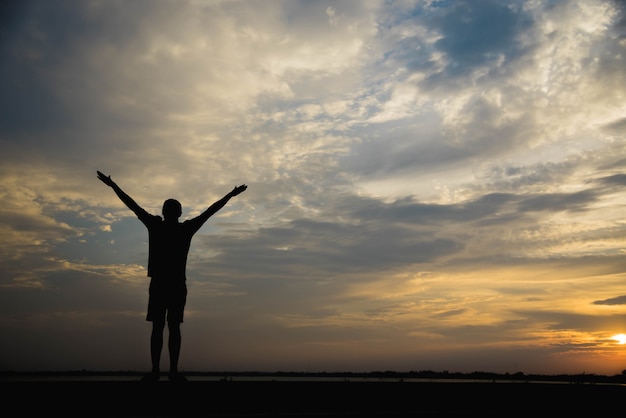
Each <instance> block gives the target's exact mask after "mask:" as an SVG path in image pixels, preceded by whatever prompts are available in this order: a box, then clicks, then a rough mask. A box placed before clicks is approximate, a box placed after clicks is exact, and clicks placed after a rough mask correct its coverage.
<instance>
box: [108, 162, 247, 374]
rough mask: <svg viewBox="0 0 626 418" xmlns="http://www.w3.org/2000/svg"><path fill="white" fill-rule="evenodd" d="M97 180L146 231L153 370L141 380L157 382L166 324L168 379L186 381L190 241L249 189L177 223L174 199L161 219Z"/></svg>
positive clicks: (178, 211)
mask: <svg viewBox="0 0 626 418" xmlns="http://www.w3.org/2000/svg"><path fill="white" fill-rule="evenodd" d="M98 178H99V179H100V180H101V181H102V182H103V183H104V184H106V185H107V186H110V187H111V188H112V189H113V190H114V191H115V193H116V194H117V196H118V197H119V198H120V200H121V201H122V202H124V204H125V205H126V206H128V208H129V209H130V210H132V211H133V212H134V213H135V215H137V217H138V218H139V220H140V221H141V222H143V224H144V225H145V226H146V228H148V243H149V244H148V276H149V277H150V295H149V299H148V314H147V316H146V320H147V321H151V322H152V334H151V336H150V356H151V360H152V371H151V372H150V373H149V374H148V375H146V376H144V378H143V379H142V380H144V381H157V380H159V375H160V367H159V363H160V359H161V351H162V349H163V330H164V329H165V322H166V321H167V326H168V330H169V339H168V349H169V355H170V372H169V379H170V380H171V381H174V382H178V381H185V380H186V379H185V377H184V376H182V375H181V374H180V373H179V372H178V357H179V355H180V344H181V335H180V324H181V323H182V322H183V313H184V309H185V302H186V300H187V285H186V275H185V272H186V266H187V254H188V253H189V247H190V245H191V239H192V238H193V235H194V234H195V233H196V232H197V231H198V230H199V229H200V227H201V226H202V225H203V224H204V223H205V222H206V221H207V219H209V218H210V217H211V216H212V215H214V214H215V213H216V212H217V211H219V210H220V209H221V208H223V207H224V206H225V205H226V203H228V201H229V200H230V198H231V197H235V196H237V195H238V194H240V193H242V192H244V191H245V190H246V189H247V188H248V186H246V185H245V184H243V185H241V186H237V187H235V188H234V189H233V190H232V191H231V192H230V193H228V194H227V195H226V196H224V197H223V198H221V199H220V200H218V201H217V202H215V203H213V204H212V205H211V206H209V207H208V208H207V209H206V210H205V211H204V212H202V213H201V214H200V215H198V216H196V217H195V218H193V219H189V220H186V221H184V222H182V223H181V222H178V218H179V217H180V215H181V214H182V207H181V204H180V203H179V202H178V201H177V200H175V199H167V200H166V201H165V202H164V203H163V210H162V213H163V219H162V218H161V217H160V216H156V215H151V214H149V213H148V212H146V211H145V210H144V209H143V208H142V207H141V206H139V205H138V204H137V203H136V202H135V201H134V200H133V199H132V198H131V197H130V196H129V195H127V194H126V193H124V191H123V190H122V189H121V188H120V187H119V186H118V185H117V184H116V183H115V182H114V181H113V180H111V176H106V175H104V174H102V173H101V172H100V171H98Z"/></svg>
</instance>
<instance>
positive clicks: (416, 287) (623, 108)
mask: <svg viewBox="0 0 626 418" xmlns="http://www.w3.org/2000/svg"><path fill="white" fill-rule="evenodd" d="M625 12H626V3H625V2H623V1H600V0H553V1H550V0H548V1H538V0H528V1H517V0H511V1H502V0H493V1H491V0H481V1H444V0H442V1H436V0H413V1H411V0H398V1H393V0H388V1H381V0H354V1H350V0H343V1H322V0H319V1H318V0H311V1H305V0H300V1H298V0H284V1H280V0H264V1H262V2H261V1H258V2H257V1H238V0H221V1H220V0H215V1H212V0H206V1H202V0H189V1H188V0H178V1H167V0H135V1H115V0H107V1H83V0H80V1H78V0H77V1H71V0H59V1H54V2H51V1H46V0H41V1H31V0H26V1H9V2H2V5H1V6H0V16H1V18H0V19H2V21H1V24H0V89H1V91H2V92H3V94H2V95H0V115H1V116H0V147H1V148H0V151H1V152H0V197H1V202H2V204H1V205H0V231H1V233H0V254H1V257H0V335H1V340H0V341H1V342H2V343H1V344H0V370H15V371H40V370H45V371H54V370H82V369H85V370H139V371H143V370H146V371H147V370H149V368H150V359H149V338H150V331H151V325H150V323H149V322H147V321H146V320H145V315H146V308H147V299H148V285H149V278H148V277H147V272H146V267H147V266H146V264H147V254H148V247H147V238H148V236H147V230H146V228H145V227H144V226H143V224H142V223H141V222H140V221H139V220H138V219H137V218H136V217H135V215H134V214H133V213H132V212H131V211H130V210H128V209H127V208H126V207H125V206H124V205H123V204H122V202H121V201H120V200H119V199H118V198H117V197H116V195H115V193H114V192H113V191H112V190H111V189H110V188H108V187H107V186H105V185H104V184H103V183H102V182H101V181H99V180H98V178H97V175H96V171H97V170H99V171H102V172H103V173H105V174H107V175H111V178H112V179H113V180H114V181H115V182H117V184H118V185H119V186H120V187H121V188H122V189H123V190H124V191H125V192H126V193H128V194H129V195H130V196H132V197H133V198H134V199H135V200H136V201H137V203H139V204H140V205H141V206H142V207H144V208H145V209H146V210H147V211H149V212H150V213H153V214H155V215H156V214H160V212H161V206H162V203H163V201H164V200H165V199H168V198H176V199H178V200H179V201H180V202H181V203H182V205H183V214H182V217H181V220H185V219H189V218H191V217H193V216H196V215H198V214H199V213H200V212H202V211H203V210H204V209H205V208H207V207H208V206H209V205H211V204H212V203H213V202H215V201H216V200H218V199H220V198H221V197H223V196H224V195H226V194H227V193H228V192H230V191H231V190H232V189H233V187H235V186H237V185H241V184H247V185H248V189H247V190H246V191H245V192H244V193H243V194H241V195H239V196H237V197H235V198H233V199H231V200H230V201H229V203H228V204H227V206H226V207H224V208H223V209H222V210H221V211H219V212H218V213H217V214H216V215H214V216H213V217H211V218H210V219H209V220H208V222H207V223H206V224H205V225H204V226H203V227H202V229H201V230H200V231H199V232H198V233H197V234H196V235H195V236H194V239H193V241H192V245H191V249H190V253H189V260H188V265H187V287H188V292H189V293H188V298H187V305H186V310H185V321H184V323H183V324H182V327H181V329H182V339H183V341H182V349H181V357H180V363H179V369H180V370H181V371H279V370H280V371H312V372H316V371H327V372H334V371H353V372H359V371H380V370H393V371H412V370H413V371H420V370H432V371H450V372H473V371H485V372H495V373H518V372H522V373H525V374H534V373H538V374H560V373H567V374H578V373H595V374H607V375H613V374H621V373H622V371H623V370H625V369H626V344H625V342H626V341H625V339H626V337H625V336H624V334H626V258H625V255H626V254H625V253H626V222H625V218H624V213H626V212H625V209H626V197H625V195H624V186H626V134H625V133H624V128H625V127H626V101H625V97H626V65H625V64H626V63H625V60H626V14H625ZM620 335H621V337H620ZM166 338H167V330H166ZM168 364H169V362H168V359H167V346H166V347H165V348H164V352H163V357H162V361H161V365H162V366H161V367H162V369H164V370H166V369H167V367H168Z"/></svg>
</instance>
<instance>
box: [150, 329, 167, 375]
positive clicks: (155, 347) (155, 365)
mask: <svg viewBox="0 0 626 418" xmlns="http://www.w3.org/2000/svg"><path fill="white" fill-rule="evenodd" d="M164 328H165V320H159V321H153V322H152V335H151V336H150V357H151V360H152V373H156V374H158V373H159V372H160V363H161V351H162V350H163V329H164Z"/></svg>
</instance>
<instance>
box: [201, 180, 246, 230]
mask: <svg viewBox="0 0 626 418" xmlns="http://www.w3.org/2000/svg"><path fill="white" fill-rule="evenodd" d="M247 188H248V186H246V185H245V184H242V185H241V186H236V187H235V188H234V189H233V190H231V191H230V192H229V193H228V194H226V196H224V197H223V198H221V199H220V200H218V201H217V202H215V203H213V204H212V205H211V206H209V207H208V208H207V209H206V210H205V211H204V212H202V213H201V214H200V215H198V217H197V218H196V219H197V220H199V221H200V223H201V224H202V223H204V222H206V220H207V219H209V218H210V217H211V216H213V215H214V214H215V213H216V212H217V211H218V210H220V209H222V208H223V207H224V206H225V205H226V203H228V201H229V200H230V198H231V197H235V196H237V195H239V194H241V193H243V192H245V191H246V189H247Z"/></svg>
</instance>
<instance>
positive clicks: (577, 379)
mask: <svg viewBox="0 0 626 418" xmlns="http://www.w3.org/2000/svg"><path fill="white" fill-rule="evenodd" d="M143 374H144V372H137V371H130V370H117V371H91V370H66V371H31V372H17V371H12V370H7V371H0V377H18V376H24V377H28V376H48V377H54V376H67V377H70V376H141V375H143ZM184 374H185V375H187V376H197V377H202V376H205V377H220V378H222V379H223V380H228V379H229V378H237V377H253V378H254V377H263V378H268V377H269V378H271V377H292V378H306V377H312V378H343V379H346V380H350V379H386V380H392V379H395V380H400V381H401V380H403V379H432V380H436V379H454V380H463V379H467V380H492V381H501V380H507V381H520V382H524V381H527V382H530V381H546V382H572V383H619V384H626V370H623V371H622V373H621V374H618V375H613V376H607V375H597V374H587V373H580V374H556V375H541V374H524V373H522V372H517V373H513V374H511V373H492V372H482V371H474V372H471V373H461V372H449V371H441V372H437V371H432V370H421V371H408V372H398V371H390V370H387V371H371V372H301V371H300V372H297V371H275V372H262V371H215V372H213V371H204V372H202V371H185V372H184Z"/></svg>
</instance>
